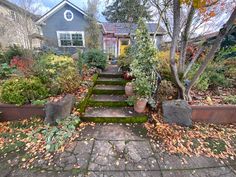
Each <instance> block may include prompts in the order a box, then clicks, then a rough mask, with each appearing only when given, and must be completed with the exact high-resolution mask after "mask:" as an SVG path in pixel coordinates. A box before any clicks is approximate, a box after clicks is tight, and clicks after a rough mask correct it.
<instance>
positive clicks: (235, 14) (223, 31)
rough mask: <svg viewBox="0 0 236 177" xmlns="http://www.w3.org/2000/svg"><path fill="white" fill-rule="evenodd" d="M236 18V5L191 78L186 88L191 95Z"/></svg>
mask: <svg viewBox="0 0 236 177" xmlns="http://www.w3.org/2000/svg"><path fill="white" fill-rule="evenodd" d="M235 19H236V7H235V8H234V11H233V13H232V14H231V16H230V18H229V20H228V21H227V23H226V24H225V25H224V26H223V28H222V29H221V30H220V32H219V34H218V36H217V38H216V39H215V41H214V42H213V44H212V47H211V50H210V51H209V52H208V54H207V55H206V57H205V60H204V62H203V63H202V65H201V67H200V68H199V69H198V71H197V73H196V74H195V75H194V77H193V79H192V80H191V82H190V84H189V86H188V88H187V90H186V92H187V94H188V95H189V92H190V90H191V88H192V87H193V85H194V84H195V83H196V81H197V80H198V78H199V77H200V76H201V74H202V73H203V72H204V71H205V69H206V67H207V64H208V63H209V62H210V61H212V60H213V58H214V56H215V53H216V52H217V50H218V49H219V48H220V44H221V42H222V40H223V39H224V37H225V36H226V35H227V34H228V32H229V31H230V30H231V28H232V27H233V24H234V21H235Z"/></svg>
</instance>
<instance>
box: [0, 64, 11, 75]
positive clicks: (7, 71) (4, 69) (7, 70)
mask: <svg viewBox="0 0 236 177" xmlns="http://www.w3.org/2000/svg"><path fill="white" fill-rule="evenodd" d="M14 72H15V69H14V68H12V67H10V66H9V65H8V64H7V63H3V64H1V65H0V79H5V78H7V77H9V76H10V75H11V74H13V73H14Z"/></svg>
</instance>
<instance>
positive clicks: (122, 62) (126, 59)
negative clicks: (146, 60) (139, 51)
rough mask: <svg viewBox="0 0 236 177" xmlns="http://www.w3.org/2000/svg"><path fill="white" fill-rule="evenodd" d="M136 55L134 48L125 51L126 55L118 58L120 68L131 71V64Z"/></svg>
mask: <svg viewBox="0 0 236 177" xmlns="http://www.w3.org/2000/svg"><path fill="white" fill-rule="evenodd" d="M134 55H135V53H134V48H133V47H130V46H129V47H127V48H126V49H125V53H124V55H120V56H119V57H118V66H120V67H121V68H122V70H125V71H127V70H129V69H130V64H131V63H132V61H133V57H134Z"/></svg>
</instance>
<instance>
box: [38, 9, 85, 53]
mask: <svg viewBox="0 0 236 177" xmlns="http://www.w3.org/2000/svg"><path fill="white" fill-rule="evenodd" d="M66 10H70V11H71V12H72V13H73V15H74V18H73V20H72V21H66V20H65V18H64V12H65V11H66ZM44 23H45V24H44V25H42V32H43V35H44V37H45V38H46V39H47V42H46V45H48V46H54V47H58V48H59V49H60V50H61V51H62V52H64V53H70V54H74V53H76V52H77V49H78V48H76V47H59V46H58V39H57V31H84V32H85V36H86V28H87V27H88V22H87V20H86V17H85V16H84V15H83V14H82V13H80V12H78V11H77V10H76V9H74V8H73V7H71V6H69V5H68V4H65V5H64V6H63V7H62V8H61V9H59V10H58V11H57V12H55V13H54V14H53V15H51V16H50V17H48V18H47V19H46V20H45V21H44ZM85 36H84V37H85ZM85 45H86V44H85Z"/></svg>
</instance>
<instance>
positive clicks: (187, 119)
mask: <svg viewBox="0 0 236 177" xmlns="http://www.w3.org/2000/svg"><path fill="white" fill-rule="evenodd" d="M162 111H163V118H164V121H165V122H167V123H169V124H174V123H175V124H178V125H181V126H188V127H189V126H192V108H191V107H190V106H189V105H188V103H187V102H186V101H184V100H171V101H164V102H163V103H162Z"/></svg>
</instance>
